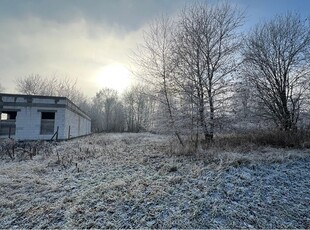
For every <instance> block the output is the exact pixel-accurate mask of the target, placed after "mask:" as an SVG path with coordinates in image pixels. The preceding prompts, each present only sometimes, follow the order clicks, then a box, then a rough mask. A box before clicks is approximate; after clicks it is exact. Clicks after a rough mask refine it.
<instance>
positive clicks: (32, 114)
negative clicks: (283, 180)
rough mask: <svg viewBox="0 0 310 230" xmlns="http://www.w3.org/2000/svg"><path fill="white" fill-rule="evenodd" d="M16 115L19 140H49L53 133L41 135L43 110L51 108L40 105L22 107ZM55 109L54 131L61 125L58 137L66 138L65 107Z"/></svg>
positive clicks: (16, 136) (17, 137)
mask: <svg viewBox="0 0 310 230" xmlns="http://www.w3.org/2000/svg"><path fill="white" fill-rule="evenodd" d="M19 109H20V111H19V112H17V117H16V135H15V138H16V139H18V140H49V139H51V138H52V136H53V134H48V135H41V134H40V130H41V112H42V111H51V109H50V108H44V107H43V108H42V107H40V108H38V107H20V108H19ZM53 110H55V111H56V112H55V124H54V133H55V132H56V130H57V126H59V131H58V138H59V139H64V138H65V133H64V127H65V108H57V109H53Z"/></svg>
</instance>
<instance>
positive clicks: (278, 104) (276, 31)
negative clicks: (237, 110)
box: [243, 13, 310, 130]
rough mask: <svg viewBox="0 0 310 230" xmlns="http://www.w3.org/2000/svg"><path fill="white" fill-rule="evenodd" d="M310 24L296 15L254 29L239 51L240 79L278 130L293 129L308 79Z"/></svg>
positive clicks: (284, 16)
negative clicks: (241, 60)
mask: <svg viewBox="0 0 310 230" xmlns="http://www.w3.org/2000/svg"><path fill="white" fill-rule="evenodd" d="M309 54H310V23H309V20H308V19H303V18H301V17H300V16H299V15H297V14H293V13H288V14H286V15H282V16H277V17H275V18H273V19H272V20H271V21H270V22H266V23H264V24H262V25H258V26H257V27H256V28H255V29H254V31H253V32H252V33H251V34H250V35H249V36H248V37H247V40H246V43H245V48H244V51H243V55H244V59H245V68H244V75H245V76H246V77H247V78H248V79H249V82H250V83H251V84H252V87H253V88H254V89H256V96H257V97H258V98H259V99H260V102H261V104H262V105H263V109H264V110H263V114H262V115H263V116H264V117H265V118H266V119H269V120H272V121H273V122H274V123H275V124H276V125H277V126H278V127H279V128H280V129H283V130H292V129H296V128H297V122H298V119H299V114H300V110H301V108H302V106H303V103H304V102H305V101H304V99H305V98H304V96H305V93H306V92H307V89H308V88H309V79H310V55H309Z"/></svg>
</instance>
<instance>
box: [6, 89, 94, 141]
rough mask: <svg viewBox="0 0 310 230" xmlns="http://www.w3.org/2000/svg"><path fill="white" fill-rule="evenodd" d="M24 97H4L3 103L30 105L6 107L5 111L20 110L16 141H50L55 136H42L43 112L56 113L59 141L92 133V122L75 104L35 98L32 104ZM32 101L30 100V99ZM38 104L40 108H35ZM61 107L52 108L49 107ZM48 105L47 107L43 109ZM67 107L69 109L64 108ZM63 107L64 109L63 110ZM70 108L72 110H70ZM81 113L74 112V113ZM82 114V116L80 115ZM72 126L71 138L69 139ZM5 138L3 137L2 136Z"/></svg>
mask: <svg viewBox="0 0 310 230" xmlns="http://www.w3.org/2000/svg"><path fill="white" fill-rule="evenodd" d="M27 98H28V99H29V97H25V96H23V95H16V96H15V95H14V96H2V101H3V102H14V103H28V104H27V106H4V107H3V110H6V109H7V110H9V109H14V110H19V111H18V112H17V117H16V132H15V135H13V136H12V138H14V139H16V140H50V139H51V137H52V136H53V134H49V135H41V134H40V129H41V112H44V111H46V112H51V111H55V124H54V133H55V132H56V130H57V126H58V127H59V129H58V139H68V138H73V137H78V136H83V135H87V134H90V133H91V131H90V130H91V121H90V120H89V119H87V118H85V116H82V115H81V114H83V112H81V111H80V110H79V109H78V108H77V107H76V106H75V105H74V104H72V103H71V102H70V101H68V100H66V99H59V98H57V99H55V98H46V97H36V96H33V98H32V100H31V102H30V101H27ZM29 100H30V99H29ZM35 104H38V105H40V106H35ZM56 104H57V105H59V107H50V106H48V105H56ZM42 105H46V107H42ZM64 106H67V107H68V108H64ZM62 107H63V108H62ZM69 108H70V109H69ZM72 110H74V111H79V112H78V113H77V112H74V111H72ZM79 113H80V114H79ZM69 126H70V137H68V133H69ZM1 137H3V136H1Z"/></svg>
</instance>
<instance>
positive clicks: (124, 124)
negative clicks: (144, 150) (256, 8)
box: [17, 3, 310, 145]
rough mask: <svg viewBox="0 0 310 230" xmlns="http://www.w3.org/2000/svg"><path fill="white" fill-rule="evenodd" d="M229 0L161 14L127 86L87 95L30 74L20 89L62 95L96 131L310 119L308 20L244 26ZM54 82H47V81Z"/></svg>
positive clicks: (289, 17) (216, 129) (200, 133)
mask: <svg viewBox="0 0 310 230" xmlns="http://www.w3.org/2000/svg"><path fill="white" fill-rule="evenodd" d="M244 21H245V15H244V13H243V12H242V11H241V10H240V9H238V8H237V7H235V6H232V5H230V4H228V3H219V4H215V5H208V4H207V3H194V4H192V5H188V6H186V7H184V8H183V9H182V10H181V11H180V12H179V14H178V16H177V17H168V16H161V17H159V18H157V19H156V20H154V21H153V22H152V23H150V24H149V27H148V29H146V30H145V31H144V34H143V42H142V43H140V44H138V46H137V49H136V50H134V54H133V56H132V60H133V61H134V62H135V65H136V66H137V69H136V70H135V71H134V74H135V75H136V76H137V77H138V79H139V83H138V84H137V85H135V86H132V87H131V88H129V89H127V90H126V91H125V92H124V93H123V94H122V95H119V94H118V92H117V91H115V90H112V89H107V88H105V89H101V90H100V91H98V92H97V93H96V95H95V96H94V97H93V98H92V99H91V100H87V99H86V97H85V96H83V94H82V93H81V92H80V91H79V90H77V88H76V81H72V80H69V79H64V80H57V79H56V80H55V78H53V80H46V79H44V78H42V77H40V76H38V75H31V76H27V77H25V78H20V79H18V80H17V89H18V91H19V92H21V93H27V94H43V95H58V96H60V95H61V96H66V97H68V98H69V99H71V100H72V101H73V102H75V103H76V104H78V105H79V106H80V107H81V108H82V109H84V110H85V111H87V112H88V113H89V114H90V116H91V118H92V130H93V131H96V132H102V131H106V132H123V131H129V132H139V131H155V132H165V133H174V134H175V135H176V137H177V138H178V140H179V142H180V144H182V145H183V143H184V141H183V137H184V136H185V135H186V136H190V137H191V138H192V139H195V140H196V141H198V140H200V139H202V140H204V141H211V140H212V139H213V138H214V135H215V134H216V133H227V132H247V131H251V130H256V129H275V130H282V131H284V132H294V131H297V130H298V129H301V128H305V127H308V126H309V108H310V107H309V92H310V91H309V86H310V75H309V74H310V21H309V19H307V18H302V17H301V16H300V15H298V14H297V13H292V12H291V13H286V14H283V15H278V16H275V17H274V18H272V19H271V20H269V21H265V22H262V23H260V24H258V25H256V26H254V27H253V28H252V29H251V30H250V31H247V32H244V30H243V29H242V26H243V24H244ZM47 86H48V87H47Z"/></svg>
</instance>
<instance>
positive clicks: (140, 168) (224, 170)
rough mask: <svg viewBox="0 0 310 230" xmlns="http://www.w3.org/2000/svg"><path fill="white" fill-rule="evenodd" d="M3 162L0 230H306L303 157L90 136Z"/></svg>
mask: <svg viewBox="0 0 310 230" xmlns="http://www.w3.org/2000/svg"><path fill="white" fill-rule="evenodd" d="M18 154H19V153H17V156H16V158H15V159H14V160H11V159H10V158H9V157H7V156H6V155H4V153H3V151H2V159H1V160H0V226H1V228H310V180H309V178H310V151H309V150H292V149H273V148H257V149H255V150H252V151H250V152H247V151H239V152H238V151H233V150H232V151H225V152H223V151H221V150H219V149H206V150H203V149H199V150H198V151H197V153H191V154H186V151H184V150H183V151H180V150H177V149H176V145H175V143H174V140H173V138H172V137H168V136H163V135H153V134H148V133H141V134H95V135H92V136H88V137H83V138H79V139H74V140H70V141H65V142H59V143H56V144H51V143H45V144H41V145H40V147H39V148H38V154H37V155H36V156H34V157H33V159H32V160H30V159H29V157H28V156H27V154H26V155H25V154H22V153H20V155H18Z"/></svg>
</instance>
